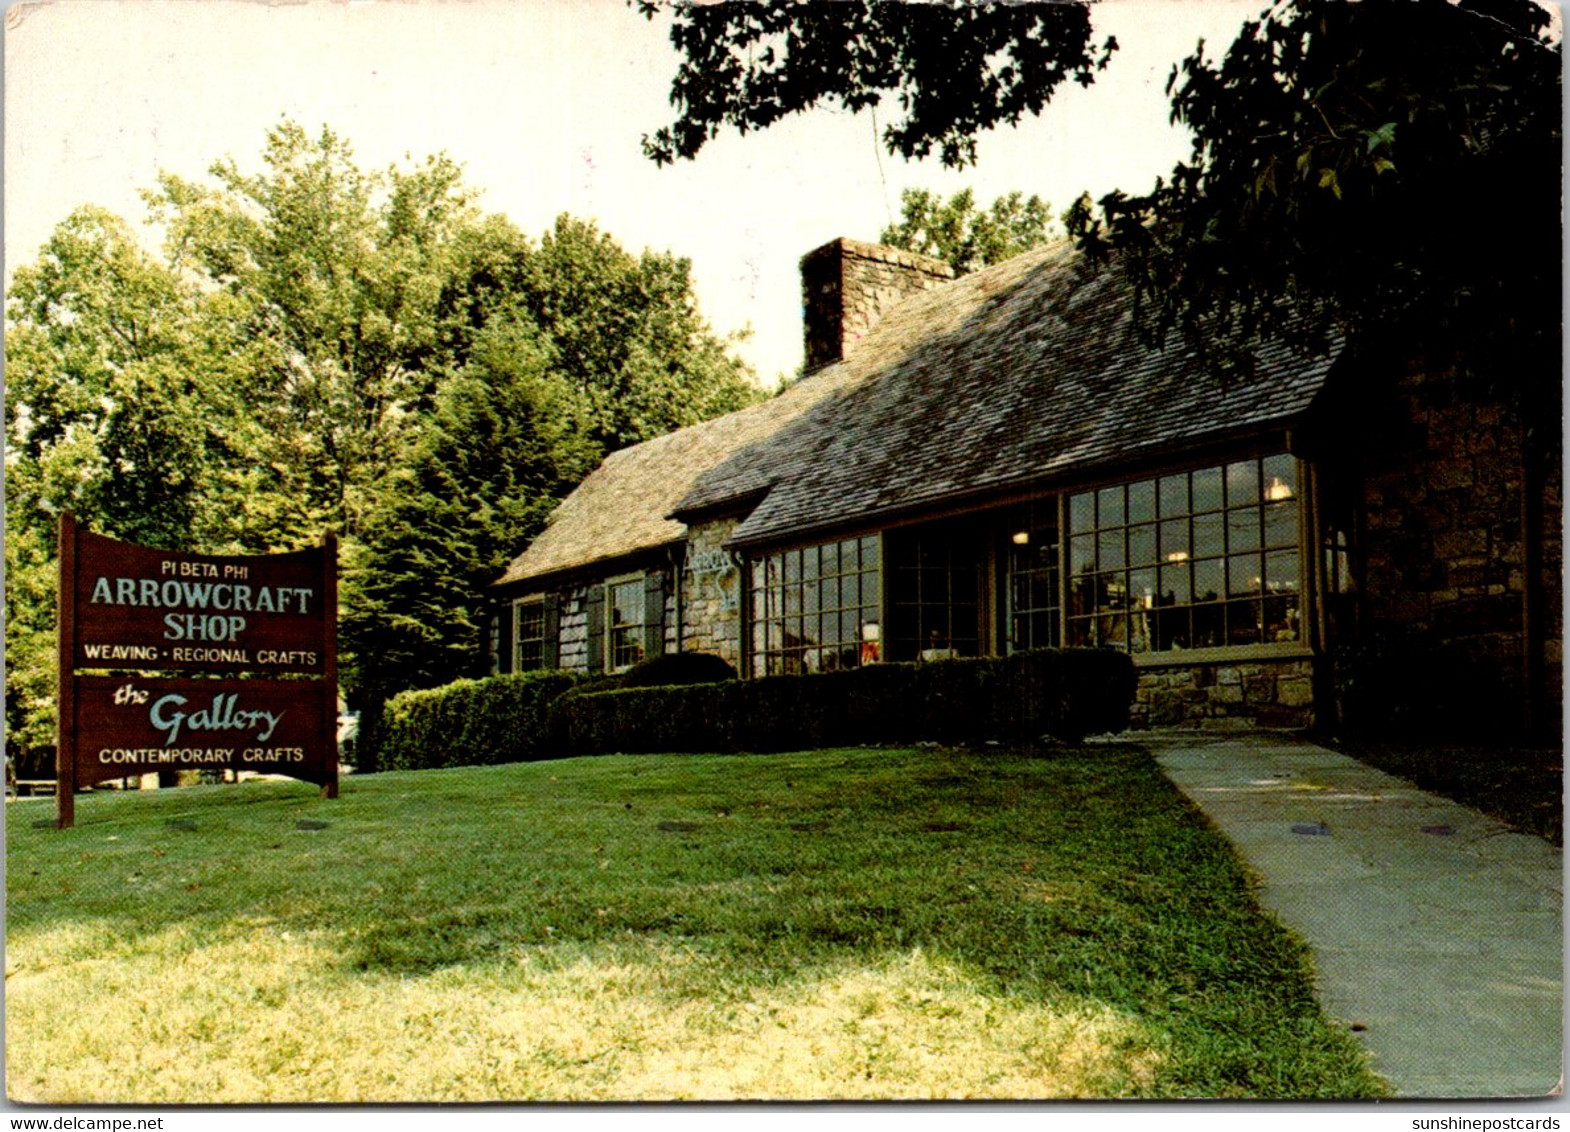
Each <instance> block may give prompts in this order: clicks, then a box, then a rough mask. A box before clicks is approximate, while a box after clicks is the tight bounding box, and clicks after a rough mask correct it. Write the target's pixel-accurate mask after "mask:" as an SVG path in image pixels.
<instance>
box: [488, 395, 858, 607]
mask: <svg viewBox="0 0 1570 1132" xmlns="http://www.w3.org/2000/svg"><path fill="white" fill-rule="evenodd" d="M832 388H833V386H832V385H824V386H813V385H811V384H810V383H806V382H803V383H798V384H797V385H795V386H792V387H791V388H790V389H788V390H786V391H785V392H784V393H782V394H780V395H779V396H777V397H773V398H771V399H770V400H768V401H764V402H762V403H760V404H757V405H753V406H751V407H749V408H746V409H742V410H740V411H739V412H735V413H730V414H727V415H726V416H723V417H716V418H715V419H714V420H711V421H704V422H703V423H701V424H695V425H690V426H688V427H687V428H683V429H678V430H677V431H675V432H672V433H667V434H666V435H664V436H657V437H655V438H654V439H653V440H646V441H644V442H643V443H642V444H635V445H633V446H631V447H629V448H623V449H620V450H619V451H616V452H612V453H611V454H610V455H609V456H607V457H606V458H605V460H604V462H603V463H601V464H600V466H599V467H598V468H596V469H595V470H594V471H593V472H592V473H590V475H589V477H588V478H587V479H585V480H584V481H583V482H582V483H581V484H579V485H578V486H577V487H576V488H574V489H573V491H572V494H570V495H568V496H567V498H566V499H564V500H563V501H562V502H561V504H560V506H558V507H557V508H556V510H555V511H554V512H552V514H551V518H550V521H549V523H548V524H547V525H546V527H545V530H543V531H542V532H540V534H539V536H538V537H537V538H535V540H534V541H533V542H532V543H530V544H529V546H528V548H527V549H526V550H525V551H524V552H523V553H522V554H520V555H519V556H518V557H517V558H515V559H514V560H513V562H512V564H511V565H510V566H508V567H507V571H506V573H504V574H503V575H502V576H501V577H500V578H499V579H497V581H496V582H495V583H493V584H494V585H505V584H511V583H514V582H522V581H525V580H528V579H530V578H538V577H543V576H545V575H547V574H555V573H560V572H561V571H564V570H573V569H578V568H580V567H584V566H590V565H593V564H594V563H596V562H602V561H607V560H610V559H614V558H620V557H624V556H626V555H629V554H635V553H637V552H638V551H643V550H652V549H656V548H658V547H661V546H665V545H667V544H669V543H673V542H676V541H679V540H680V539H681V538H683V537H684V536H685V535H686V532H687V528H686V526H685V525H684V524H682V523H680V522H678V521H677V520H675V519H672V518H669V515H670V513H671V512H672V510H674V508H675V506H676V504H677V502H679V501H680V500H681V499H682V497H683V496H685V495H686V494H687V493H688V492H689V491H690V490H691V488H692V486H693V484H694V483H695V482H696V480H697V478H698V476H699V475H701V474H702V473H703V472H705V471H707V470H708V469H710V468H712V467H714V466H715V465H716V464H719V463H721V462H723V461H724V459H725V458H726V457H727V456H729V455H730V454H731V453H733V452H734V451H736V450H737V449H738V448H742V447H745V446H748V445H754V444H756V443H757V442H758V441H760V440H762V439H763V438H765V437H766V436H768V435H769V434H770V433H772V432H774V431H775V430H776V429H778V428H780V427H781V426H783V425H785V424H787V423H789V422H790V421H792V420H794V419H795V418H796V417H797V416H798V415H800V414H801V413H802V412H803V411H805V410H806V409H807V408H809V407H810V406H811V405H812V403H813V402H814V401H815V400H816V399H817V396H818V395H820V394H821V393H823V392H827V391H829V390H830V389H832Z"/></svg>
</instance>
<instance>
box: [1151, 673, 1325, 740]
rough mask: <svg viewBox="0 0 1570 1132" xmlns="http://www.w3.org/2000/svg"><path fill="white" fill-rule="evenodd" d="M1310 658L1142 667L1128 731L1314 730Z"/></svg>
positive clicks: (1312, 677) (1312, 679) (1312, 674)
mask: <svg viewBox="0 0 1570 1132" xmlns="http://www.w3.org/2000/svg"><path fill="white" fill-rule="evenodd" d="M1314 722H1315V720H1314V669H1313V661H1312V659H1310V658H1308V657H1302V658H1294V659H1291V660H1253V661H1226V662H1221V663H1210V664H1173V665H1161V666H1150V667H1141V668H1140V669H1139V685H1138V688H1137V689H1136V691H1135V693H1134V707H1133V710H1132V712H1131V714H1130V721H1129V725H1130V727H1132V728H1134V729H1136V730H1143V729H1146V728H1150V727H1195V728H1203V729H1205V730H1235V729H1242V728H1249V727H1289V728H1308V727H1312V726H1313V725H1314Z"/></svg>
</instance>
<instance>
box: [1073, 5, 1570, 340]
mask: <svg viewBox="0 0 1570 1132" xmlns="http://www.w3.org/2000/svg"><path fill="white" fill-rule="evenodd" d="M1547 25H1548V14H1547V13H1546V12H1545V11H1544V10H1543V9H1541V8H1540V7H1538V6H1537V5H1535V4H1533V3H1531V2H1530V0H1481V2H1464V3H1460V4H1451V3H1449V2H1447V0H1402V2H1400V3H1396V2H1393V0H1369V2H1367V3H1361V4H1343V3H1334V2H1326V0H1300V2H1298V3H1296V4H1292V5H1282V6H1278V7H1277V8H1275V9H1272V10H1271V12H1269V13H1267V14H1266V16H1265V17H1264V18H1263V19H1262V20H1260V21H1258V22H1250V23H1247V24H1245V25H1244V27H1243V29H1242V31H1241V32H1240V34H1239V36H1238V38H1237V40H1236V41H1235V42H1234V43H1233V44H1232V46H1231V48H1230V49H1229V50H1228V51H1227V53H1226V55H1225V57H1224V58H1223V59H1222V60H1220V61H1219V62H1212V61H1210V60H1209V59H1207V58H1206V57H1205V55H1204V53H1203V50H1200V51H1198V52H1196V53H1195V54H1194V55H1193V56H1192V57H1190V58H1189V59H1187V60H1186V61H1185V62H1184V63H1183V64H1182V66H1181V69H1180V70H1176V71H1174V73H1173V76H1172V78H1171V80H1170V81H1169V84H1168V89H1169V91H1170V93H1171V95H1172V105H1173V117H1174V120H1176V121H1178V122H1181V123H1183V124H1184V125H1186V126H1188V127H1189V128H1190V129H1191V130H1192V131H1193V133H1194V145H1193V152H1192V156H1191V157H1190V159H1189V160H1188V161H1187V162H1185V163H1183V164H1180V165H1179V166H1178V167H1177V168H1176V169H1174V171H1173V173H1172V176H1171V178H1170V180H1163V181H1160V182H1158V183H1157V185H1156V186H1155V188H1154V189H1153V190H1152V191H1151V192H1149V193H1148V194H1145V195H1143V196H1137V197H1130V196H1126V195H1124V194H1122V193H1113V194H1110V195H1109V196H1107V197H1105V198H1103V199H1102V201H1101V202H1099V207H1092V206H1091V205H1090V204H1089V202H1081V204H1080V206H1078V208H1077V209H1076V210H1075V218H1074V222H1073V224H1072V228H1073V229H1074V231H1075V233H1076V234H1077V235H1078V237H1079V238H1080V240H1081V243H1082V245H1083V246H1085V247H1086V248H1087V249H1089V250H1090V251H1092V252H1094V253H1110V252H1117V253H1120V254H1121V255H1122V258H1123V261H1124V263H1125V264H1126V266H1127V267H1128V269H1129V271H1130V272H1131V274H1132V276H1133V279H1134V281H1135V283H1136V285H1137V287H1138V289H1139V292H1140V294H1141V296H1142V297H1143V298H1144V299H1145V300H1146V301H1147V303H1148V308H1147V313H1148V314H1149V316H1150V328H1151V330H1152V331H1153V332H1154V333H1161V332H1163V331H1165V330H1166V329H1168V328H1169V327H1172V326H1174V325H1176V326H1180V327H1182V328H1183V329H1185V330H1186V331H1188V332H1189V333H1190V335H1191V337H1194V338H1196V339H1200V338H1203V337H1213V336H1217V335H1221V336H1231V337H1247V336H1251V335H1254V334H1258V333H1262V332H1271V331H1277V332H1286V333H1289V334H1294V335H1296V336H1297V337H1300V338H1303V339H1305V340H1309V341H1318V342H1323V341H1325V340H1327V339H1328V338H1329V337H1330V336H1332V335H1335V334H1339V333H1346V332H1356V331H1358V330H1362V329H1370V328H1376V327H1383V328H1386V329H1392V328H1396V327H1401V326H1405V327H1414V328H1421V331H1422V333H1423V336H1424V338H1425V339H1426V340H1427V341H1428V342H1429V343H1430V344H1431V345H1433V344H1437V343H1438V342H1439V340H1440V339H1443V340H1444V341H1445V344H1447V345H1449V346H1451V347H1455V348H1459V349H1461V350H1463V351H1465V352H1466V353H1467V354H1468V355H1469V356H1470V357H1471V358H1472V359H1473V362H1474V364H1479V363H1484V362H1485V361H1486V360H1487V359H1488V357H1489V356H1490V355H1491V354H1494V355H1495V356H1496V357H1501V358H1502V357H1504V356H1508V357H1511V358H1515V357H1518V356H1519V352H1520V351H1521V350H1522V349H1529V350H1538V349H1541V348H1542V347H1544V346H1545V345H1547V344H1548V338H1550V337H1551V338H1552V339H1553V340H1554V342H1555V343H1557V337H1558V312H1559V276H1560V257H1559V253H1558V246H1559V238H1558V234H1559V231H1560V225H1559V207H1560V195H1559V184H1560V153H1561V128H1560V114H1561V109H1560V93H1559V73H1560V49H1559V44H1558V43H1557V42H1553V41H1550V39H1549V38H1548V37H1547V34H1546V32H1547ZM1500 214H1507V215H1508V216H1509V217H1510V219H1509V221H1508V222H1507V223H1505V224H1504V225H1501V224H1500V223H1499V222H1498V221H1496V220H1495V219H1494V216H1495V215H1500ZM1512 237H1513V238H1512ZM1499 350H1507V351H1508V355H1498V354H1496V352H1497V351H1499ZM1511 364H1513V363H1511ZM1555 368H1557V367H1555Z"/></svg>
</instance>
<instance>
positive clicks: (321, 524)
mask: <svg viewBox="0 0 1570 1132" xmlns="http://www.w3.org/2000/svg"><path fill="white" fill-rule="evenodd" d="M262 164H263V168H262V171H261V172H259V173H254V174H248V173H245V172H242V171H241V169H240V168H239V166H238V165H237V164H236V163H235V162H234V160H233V159H232V158H225V159H223V160H221V161H219V162H217V163H215V164H214V165H213V166H212V167H211V169H210V174H211V176H212V177H213V179H214V180H215V181H216V182H217V184H216V185H213V186H207V185H199V184H196V183H194V182H190V181H186V180H184V179H182V178H180V177H178V176H175V175H173V174H168V173H166V174H163V175H162V176H161V177H160V179H159V187H158V189H157V190H156V191H155V192H151V193H148V194H147V199H148V202H149V204H150V205H151V206H152V208H153V211H154V216H155V217H156V218H158V219H160V220H162V221H163V222H164V224H165V225H166V228H167V232H168V237H167V244H166V247H167V251H168V253H169V257H170V260H171V263H172V264H173V266H175V267H176V268H178V269H182V270H184V271H187V272H189V273H191V274H193V275H194V276H195V277H197V278H198V279H199V280H200V281H201V282H202V283H203V285H205V286H207V287H210V288H215V289H216V290H217V291H218V292H219V293H221V294H222V295H224V296H226V297H227V300H228V303H229V307H228V310H227V312H226V318H227V319H228V321H229V323H230V325H232V326H235V327H237V328H241V329H243V331H244V340H245V343H246V345H245V350H244V358H245V369H246V371H247V372H245V373H244V374H243V375H242V376H243V380H244V383H245V388H246V393H247V397H248V400H249V402H250V404H251V410H252V412H253V413H254V414H255V416H256V418H257V419H258V421H259V422H261V423H262V425H263V427H264V428H265V429H266V431H267V432H268V433H269V434H270V435H271V436H273V437H274V438H275V442H274V444H273V447H272V452H271V459H270V461H269V462H268V464H267V465H266V467H267V470H268V472H269V474H270V477H271V479H272V481H273V482H272V484H271V485H270V487H271V490H269V491H268V492H267V494H268V496H269V497H270V499H271V501H272V502H273V503H274V504H275V505H276V508H277V509H276V511H275V512H274V513H272V514H270V515H269V516H267V518H268V520H269V523H268V525H267V526H266V527H263V528H261V529H259V530H257V532H256V536H257V537H258V539H259V540H260V541H262V542H266V543H270V544H275V545H277V544H288V543H291V542H298V541H301V540H309V539H314V538H315V537H317V536H318V535H319V533H320V532H321V530H322V529H323V528H328V529H332V530H335V531H338V532H339V533H340V534H343V535H346V536H351V537H352V536H354V535H357V534H358V533H359V532H360V530H361V529H362V528H363V524H364V520H365V515H366V513H367V511H368V509H369V507H370V506H371V500H370V495H371V493H372V491H373V488H374V485H375V483H376V482H377V480H378V479H379V477H380V476H381V474H382V473H383V472H384V471H385V468H386V458H387V454H388V453H389V452H391V451H392V450H394V449H395V447H396V444H397V440H398V434H399V433H400V431H401V429H402V428H403V427H404V426H405V424H406V423H407V421H408V419H409V412H410V410H411V409H412V408H414V407H415V406H416V404H417V403H418V402H419V401H420V399H421V398H428V397H429V396H430V395H431V393H432V385H431V375H430V373H429V372H428V370H427V367H426V364H425V363H426V361H427V360H428V356H429V354H430V351H431V349H432V347H433V345H434V337H435V316H436V303H437V299H438V296H439V295H440V292H441V288H442V284H443V282H444V280H445V277H446V269H447V258H448V256H447V252H448V248H449V247H450V245H451V243H452V241H453V240H454V239H455V238H456V237H457V235H458V233H459V232H461V231H462V230H463V229H464V228H465V227H466V226H467V225H468V224H470V223H471V222H472V221H473V220H474V219H475V216H474V213H473V210H472V208H471V207H470V204H469V194H468V190H467V189H465V188H464V186H463V184H462V181H461V171H460V170H459V168H458V167H457V165H455V164H454V163H453V162H452V161H450V160H449V159H447V158H446V157H441V156H438V157H432V158H429V159H427V160H426V161H425V162H424V163H423V164H421V165H418V166H416V167H414V168H412V169H402V170H400V169H391V170H388V171H387V172H385V173H367V172H365V171H364V170H362V169H360V168H359V166H358V165H356V164H355V162H354V158H353V150H352V148H351V146H350V145H349V143H348V142H346V141H345V140H343V139H342V138H340V137H338V136H337V135H336V134H334V133H333V132H332V131H331V130H327V129H323V130H322V131H321V133H320V134H319V135H317V136H316V137H315V138H312V137H310V136H308V135H307V134H306V132H305V131H304V130H303V129H302V128H301V127H300V126H299V125H297V124H296V123H293V122H288V121H286V122H284V123H282V124H281V125H279V126H278V127H276V128H274V129H272V130H270V131H269V132H268V135H267V142H266V147H265V149H264V151H263V159H262Z"/></svg>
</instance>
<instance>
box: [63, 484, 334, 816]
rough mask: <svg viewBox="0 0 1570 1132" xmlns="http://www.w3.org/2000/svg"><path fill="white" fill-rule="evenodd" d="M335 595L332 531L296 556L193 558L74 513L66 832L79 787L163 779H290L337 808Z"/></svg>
mask: <svg viewBox="0 0 1570 1132" xmlns="http://www.w3.org/2000/svg"><path fill="white" fill-rule="evenodd" d="M337 594H338V591H337V546H336V543H335V542H334V540H333V538H332V536H330V535H329V536H328V538H327V541H326V542H325V543H324V544H323V545H322V546H319V547H313V548H311V549H309V550H301V551H295V552H292V553H288V554H269V555H249V556H239V555H230V556H223V555H207V554H187V553H182V552H179V551H168V550H155V549H153V548H151V547H144V546H133V545H131V544H130V543H123V542H118V541H116V540H114V539H110V538H105V537H104V536H103V535H98V534H94V533H93V532H91V531H87V530H83V529H82V528H80V527H79V526H78V525H77V524H76V521H75V519H74V518H73V517H72V516H71V515H62V516H61V517H60V611H59V626H60V639H59V659H60V684H59V689H60V695H59V705H58V706H59V743H58V744H57V748H56V750H57V755H56V759H57V766H56V770H57V773H58V784H57V787H56V791H55V795H56V798H57V800H58V812H57V817H56V825H57V826H58V827H59V828H62V829H64V828H67V827H69V826H70V825H71V824H72V823H73V821H74V818H75V812H74V811H75V807H74V802H73V794H74V792H75V791H76V790H79V789H82V788H85V787H87V786H91V785H93V784H94V783H96V782H103V781H105V780H107V779H114V778H128V777H130V776H132V775H141V774H147V773H151V772H153V771H163V770H181V769H198V770H202V769H205V770H235V771H240V770H254V771H262V772H266V773H272V774H286V775H289V776H291V777H294V778H299V779H302V780H304V781H306V782H313V783H316V784H318V785H320V786H321V787H322V789H323V792H324V793H325V794H326V795H327V796H328V797H336V796H337V793H338V744H337V719H338V711H337V708H338V665H337V620H338V596H337ZM83 669H86V670H97V671H98V672H100V673H108V672H118V673H120V674H119V675H104V674H100V675H93V674H91V673H90V672H83V671H81V670H83ZM169 670H175V671H182V672H184V673H186V674H187V676H189V675H190V674H191V673H193V672H194V673H212V674H222V675H223V676H224V677H227V678H219V679H190V678H183V679H181V678H173V677H170V676H166V675H162V674H161V673H163V672H166V671H169ZM247 673H249V674H251V675H249V676H246V675H242V674H247ZM287 674H301V675H302V676H308V677H312V678H307V679H294V680H289V679H278V678H277V677H278V676H280V675H287Z"/></svg>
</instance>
